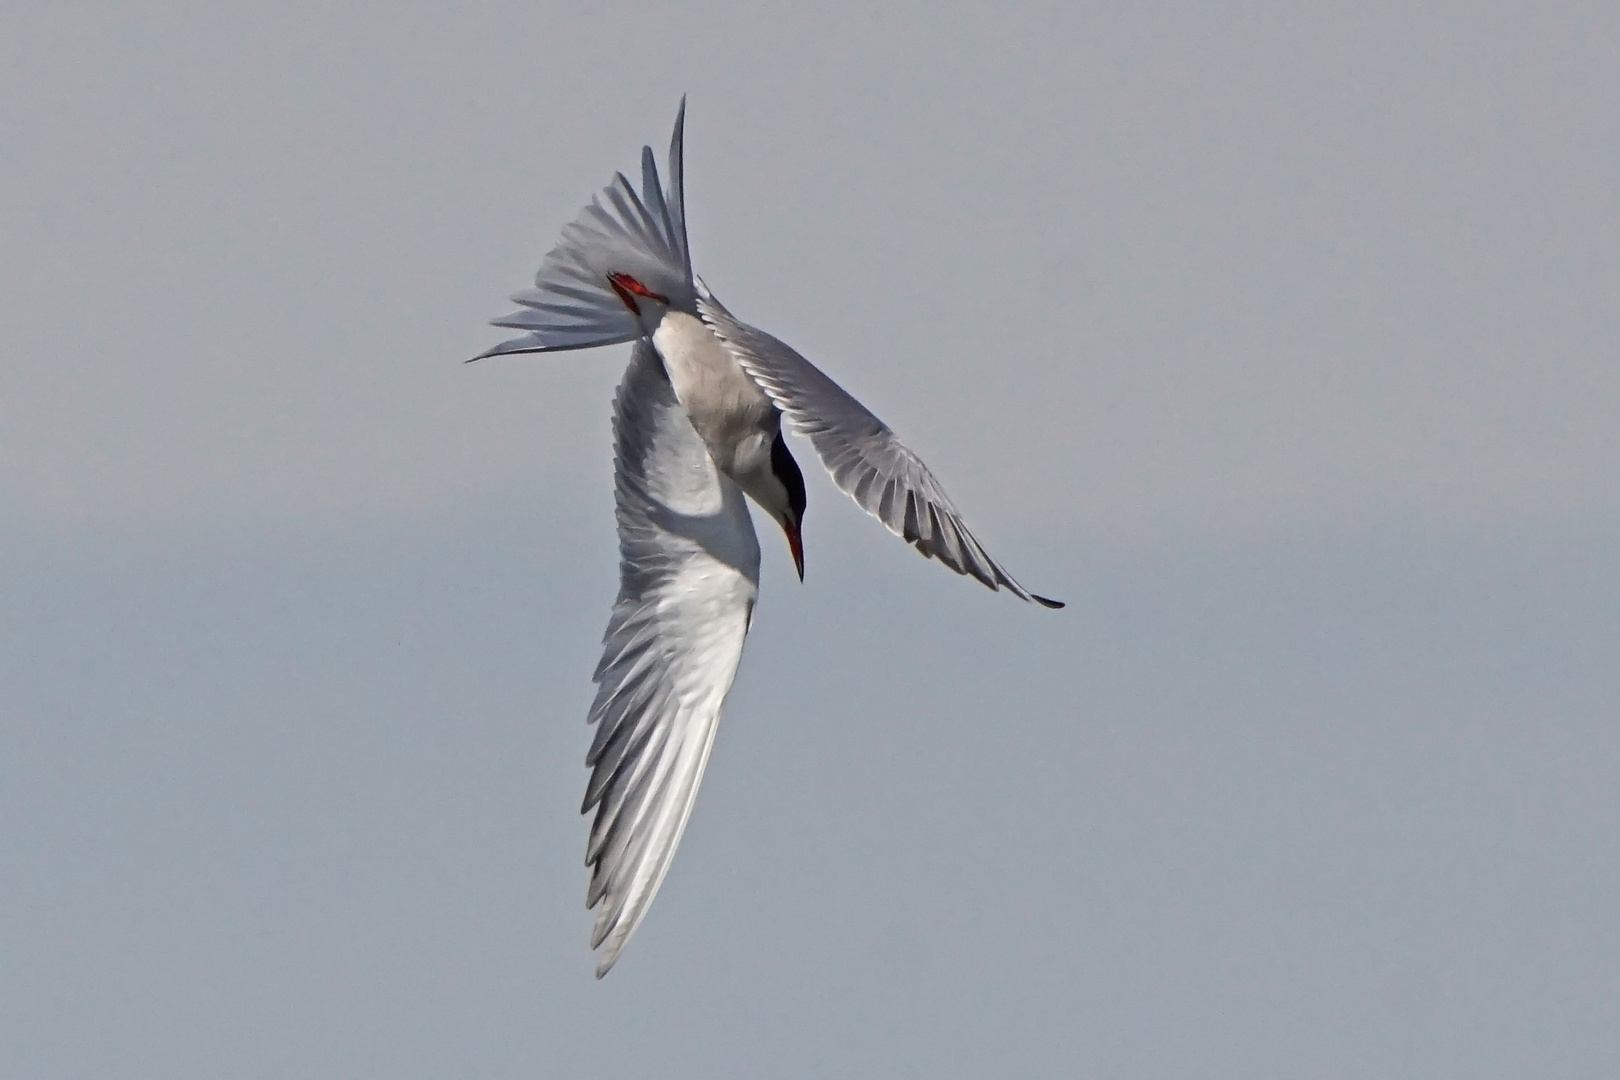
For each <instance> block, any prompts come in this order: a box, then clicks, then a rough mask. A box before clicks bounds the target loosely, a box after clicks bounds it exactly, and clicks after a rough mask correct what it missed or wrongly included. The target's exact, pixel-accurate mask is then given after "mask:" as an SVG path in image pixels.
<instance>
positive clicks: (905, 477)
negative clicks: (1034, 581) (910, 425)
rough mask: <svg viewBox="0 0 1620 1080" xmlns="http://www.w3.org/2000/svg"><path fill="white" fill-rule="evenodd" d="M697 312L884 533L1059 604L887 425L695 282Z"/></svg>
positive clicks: (1026, 595)
mask: <svg viewBox="0 0 1620 1080" xmlns="http://www.w3.org/2000/svg"><path fill="white" fill-rule="evenodd" d="M698 314H699V315H701V316H702V317H703V321H704V323H706V324H707V325H708V327H709V329H711V330H713V331H714V333H715V336H716V337H718V338H719V339H720V340H721V341H722V342H723V343H724V344H725V346H726V350H727V351H728V352H729V353H730V354H731V355H732V357H733V358H735V359H736V361H737V363H739V364H741V365H742V367H743V370H745V371H747V372H748V374H749V375H750V376H752V377H753V379H754V381H755V382H757V383H758V384H759V385H760V387H761V388H762V389H764V391H765V393H766V394H768V395H769V396H770V398H771V400H772V401H773V402H774V403H775V404H776V407H777V408H778V409H781V410H782V413H783V415H785V416H786V417H787V418H788V421H789V422H790V423H791V424H792V425H793V429H794V430H795V431H797V432H798V433H799V434H801V435H804V436H807V437H808V438H809V439H810V442H811V443H812V445H814V446H815V448H816V453H817V454H819V455H820V456H821V463H822V464H823V465H825V466H826V467H827V471H828V472H830V473H832V478H833V482H834V483H836V484H837V485H838V486H839V488H840V489H842V490H843V491H844V492H845V493H846V494H848V495H849V496H851V497H852V498H853V499H854V500H855V501H856V502H857V503H859V504H860V506H861V508H862V509H864V510H866V511H867V512H868V513H869V514H871V515H873V516H874V517H876V518H877V519H878V520H879V521H881V522H883V524H884V525H886V526H888V528H889V531H890V532H892V533H894V534H895V535H896V536H898V537H900V538H902V539H903V540H905V541H906V542H907V543H910V544H914V545H915V546H916V548H917V550H918V551H920V552H922V553H923V554H924V555H926V556H928V557H930V558H934V559H938V560H939V561H940V562H942V563H944V564H945V565H946V566H948V567H950V568H951V569H952V570H955V571H956V572H957V573H958V574H967V575H969V576H970V577H974V578H977V579H978V580H980V581H982V582H984V584H986V585H988V586H989V587H990V588H992V589H1006V590H1007V591H1008V592H1010V593H1012V594H1013V595H1014V596H1019V597H1022V598H1023V599H1025V600H1033V601H1035V602H1036V603H1037V604H1042V605H1044V606H1046V607H1050V608H1059V607H1062V606H1063V604H1062V603H1061V602H1060V601H1057V600H1048V599H1047V598H1046V597H1044V596H1037V595H1035V594H1034V593H1032V592H1030V591H1029V590H1028V589H1025V588H1024V587H1023V586H1022V585H1020V584H1018V582H1017V581H1015V580H1014V579H1013V576H1012V575H1011V574H1009V573H1007V571H1006V570H1004V569H1002V567H1001V564H999V563H997V562H996V561H995V560H994V559H992V558H991V557H990V555H989V553H988V552H986V551H985V550H984V546H983V545H982V544H980V543H979V541H978V540H976V539H974V537H973V534H972V533H971V532H969V531H968V528H967V526H966V525H965V524H963V522H962V518H961V515H959V514H958V513H957V512H956V507H954V506H952V505H951V500H950V499H949V498H948V497H947V496H946V494H945V490H944V489H943V488H942V487H940V486H939V481H938V480H935V479H934V474H933V473H931V472H929V471H928V466H926V465H924V464H923V463H922V459H921V458H919V457H917V455H916V454H913V453H912V452H911V451H910V450H907V449H906V448H905V446H904V445H903V444H902V443H901V442H900V440H899V439H897V438H896V437H895V434H894V432H893V431H891V430H889V426H888V425H887V424H885V423H884V422H883V421H881V420H879V419H878V418H877V417H876V416H873V415H872V413H871V412H870V411H869V410H868V409H867V408H866V406H864V405H862V404H861V403H860V402H859V401H856V400H855V399H854V398H853V397H851V396H850V395H849V393H847V392H846V391H845V390H844V388H843V387H841V386H839V385H838V384H837V383H835V382H833V381H832V379H830V378H828V377H827V375H826V374H825V373H824V372H822V371H821V369H820V368H818V367H816V366H815V365H814V364H812V363H811V362H810V361H808V360H806V359H805V358H804V357H802V356H800V355H799V354H798V353H797V352H794V351H793V349H792V348H790V347H789V346H788V345H786V344H784V343H783V342H781V341H779V340H777V339H776V338H774V337H772V336H771V335H769V334H767V333H765V332H764V331H762V330H756V329H755V328H754V327H752V326H748V325H747V324H745V323H742V322H739V321H737V319H736V318H735V317H733V316H732V314H731V312H729V311H727V310H726V309H725V306H724V305H722V304H721V303H720V301H718V300H716V299H715V298H714V297H713V296H712V295H711V294H710V293H709V291H708V290H707V289H706V288H704V287H703V284H702V282H699V283H698Z"/></svg>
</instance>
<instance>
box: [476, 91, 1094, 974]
mask: <svg viewBox="0 0 1620 1080" xmlns="http://www.w3.org/2000/svg"><path fill="white" fill-rule="evenodd" d="M685 118H686V102H685V100H684V99H682V101H681V107H680V111H679V113H678V114H677V116H676V118H675V131H674V134H673V136H672V137H671V139H670V146H669V159H668V179H669V186H668V188H667V189H665V188H663V187H662V186H661V185H660V182H659V176H658V166H657V162H656V161H655V159H654V155H653V151H652V148H651V147H643V148H642V151H641V188H640V191H637V189H636V187H635V185H634V184H632V183H631V182H630V181H629V180H628V179H627V178H626V177H625V176H624V174H623V173H620V174H618V175H617V176H615V178H614V180H613V182H612V183H610V184H609V185H608V186H607V187H606V188H605V189H604V190H603V191H602V193H601V194H600V195H599V196H597V197H596V198H594V199H593V200H592V201H591V204H590V205H589V206H587V207H585V209H584V210H583V211H581V212H580V214H579V216H578V217H577V218H575V220H574V221H573V222H572V223H571V224H569V225H568V226H566V227H565V228H564V229H563V231H562V237H561V239H560V241H559V242H558V244H557V246H556V247H555V248H553V249H552V251H551V253H550V254H548V255H547V256H546V258H545V260H544V261H543V262H542V264H541V266H540V270H539V272H538V273H537V274H536V276H535V285H534V288H532V289H527V290H525V291H523V292H521V293H518V294H517V295H515V296H513V297H512V300H513V302H515V303H517V304H518V305H519V306H520V310H518V311H516V312H514V313H513V314H511V315H507V316H505V317H503V318H499V319H495V320H492V321H493V323H494V325H496V326H502V327H510V328H513V329H517V330H521V331H523V333H522V335H521V336H519V337H515V338H512V339H511V340H509V341H505V342H502V343H501V344H499V345H496V346H495V347H494V348H492V349H489V350H488V351H486V352H484V353H482V354H480V355H479V356H476V357H474V358H473V359H475V360H481V359H483V358H484V357H489V356H503V355H508V354H513V353H541V352H560V351H563V350H567V349H587V348H594V347H596V346H600V345H613V344H618V343H621V342H635V346H634V348H633V349H632V350H631V356H630V365H629V368H628V369H627V370H626V372H625V375H624V379H623V382H622V383H621V384H620V386H619V391H618V395H617V398H616V400H615V404H614V418H613V430H614V443H615V447H614V450H615V457H614V485H615V489H616V493H615V504H616V516H617V522H618V536H619V551H620V563H619V595H618V600H617V601H616V602H615V603H614V606H613V614H612V616H611V618H610V619H609V621H608V628H607V633H606V634H605V635H604V637H603V652H602V659H601V662H600V663H599V664H598V665H597V668H596V672H595V675H594V676H593V681H594V682H595V683H596V686H597V692H596V698H595V700H594V702H593V703H592V705H591V710H590V717H589V719H590V722H591V723H592V724H594V725H595V728H596V730H595V734H594V736H593V738H592V741H591V748H590V751H589V752H588V754H587V755H586V759H585V763H586V765H587V767H588V768H590V770H591V776H590V780H589V782H588V783H587V784H586V788H585V800H584V804H583V805H582V806H581V808H580V812H581V813H587V814H588V813H590V812H591V811H592V810H595V812H596V816H595V818H594V820H593V822H592V825H591V831H590V839H589V840H588V842H587V845H586V850H585V863H586V865H587V866H588V867H589V868H590V870H591V878H590V886H589V889H588V891H587V895H586V906H587V907H589V908H596V909H597V915H596V922H595V927H594V929H593V931H592V934H591V947H592V948H593V949H596V948H598V947H600V948H601V949H602V952H601V954H600V959H599V961H598V964H597V968H596V976H597V978H601V977H602V976H603V975H606V974H607V972H608V971H609V970H610V969H611V968H612V967H613V965H614V962H615V961H616V960H617V959H618V957H619V954H620V952H621V951H622V950H623V949H624V946H625V944H626V943H627V942H628V941H629V940H630V936H631V935H632V934H634V933H635V931H636V928H637V927H638V926H639V925H640V924H641V920H642V919H643V917H644V916H645V915H646V913H647V908H648V906H649V905H650V904H651V903H652V900H653V897H654V896H655V895H656V894H657V892H658V887H659V885H660V884H662V882H663V880H664V875H665V874H666V873H667V872H668V870H669V866H670V861H671V859H672V858H673V857H674V854H675V848H676V846H677V845H678V844H679V843H680V839H681V833H682V831H683V830H684V829H685V827H686V822H687V818H688V817H689V816H690V815H691V812H692V804H693V801H694V799H695V797H696V795H697V789H698V784H699V782H700V781H701V780H702V778H703V770H704V766H705V765H706V764H707V763H708V759H709V751H710V749H711V748H712V747H713V745H714V735H715V730H716V728H717V727H718V725H719V720H720V708H721V705H722V704H723V703H724V701H725V698H726V694H727V692H728V691H729V690H730V689H731V683H732V680H733V679H734V678H735V677H736V674H737V664H738V662H739V661H740V660H741V658H742V649H743V639H744V637H746V635H747V633H748V628H749V624H750V621H751V619H752V615H753V608H754V601H755V599H756V597H757V596H758V595H759V560H760V549H759V541H758V539H757V537H756V536H755V534H754V526H753V522H752V520H751V519H750V517H749V513H748V507H747V500H746V499H745V498H744V496H746V497H747V498H748V499H752V500H753V501H754V502H755V504H757V505H758V506H759V507H760V509H762V510H763V511H764V512H765V513H767V514H769V515H770V516H771V518H772V519H773V520H775V521H776V523H777V525H779V526H780V527H781V529H782V532H783V534H784V535H785V537H786V538H787V545H788V550H789V552H790V553H791V554H792V557H793V564H794V568H795V569H796V570H797V572H798V575H799V578H800V580H803V578H804V541H803V535H802V532H801V529H802V526H803V522H804V512H805V488H804V477H803V475H802V474H801V473H800V471H799V466H798V463H797V462H796V461H795V460H794V457H793V455H792V453H791V452H789V450H788V447H787V443H786V442H785V441H784V440H783V438H782V426H783V425H782V420H783V417H786V419H787V421H788V425H789V426H790V427H791V429H792V430H793V431H795V432H797V433H798V434H800V435H803V436H806V437H808V438H809V440H810V444H811V446H813V447H814V448H815V451H816V454H817V455H818V456H819V457H820V458H821V461H822V464H823V465H825V466H826V468H827V471H828V472H829V473H831V474H832V478H833V481H834V482H835V483H836V484H837V485H838V487H839V488H841V489H842V490H843V491H845V492H846V493H848V494H849V495H850V496H851V497H852V498H854V500H855V501H856V502H857V503H858V504H860V506H861V507H862V508H863V509H865V510H867V511H868V512H869V513H871V514H872V515H873V516H875V517H876V518H877V519H878V520H880V521H881V522H883V524H884V525H886V526H887V527H888V528H889V531H891V532H893V533H894V534H895V535H896V536H899V537H901V538H902V539H904V540H905V541H906V542H907V543H910V544H912V545H913V546H914V547H916V549H917V550H918V551H920V552H921V553H922V554H923V555H925V556H928V557H929V558H933V559H937V560H939V561H940V562H942V563H944V564H945V565H946V566H948V567H950V568H951V569H952V570H954V571H956V572H957V573H959V574H965V575H968V576H970V577H974V578H977V579H978V580H979V581H981V582H983V583H984V584H985V585H987V586H989V587H990V588H991V589H997V590H999V589H1006V590H1007V591H1008V592H1010V593H1012V594H1013V595H1014V596H1017V597H1020V598H1022V599H1024V600H1029V601H1033V602H1035V603H1037V604H1041V605H1044V606H1046V607H1050V608H1057V607H1062V606H1063V605H1062V604H1061V603H1059V602H1058V601H1056V600H1050V599H1047V598H1046V597H1043V596H1037V595H1036V594H1034V593H1032V592H1030V591H1028V590H1027V589H1025V588H1024V587H1023V586H1022V585H1020V584H1019V583H1018V582H1017V581H1016V580H1014V578H1013V577H1012V575H1011V574H1009V573H1007V571H1006V570H1005V569H1003V568H1002V566H1001V564H999V563H998V562H996V561H995V560H994V559H993V558H991V557H990V555H989V553H988V552H986V551H985V549H984V546H983V545H982V544H980V543H979V541H978V540H976V539H975V538H974V536H973V534H972V533H971V532H969V531H968V528H967V526H966V525H965V524H964V523H963V521H962V518H961V516H960V515H959V514H958V513H957V511H956V508H955V507H954V506H952V505H951V501H950V499H949V498H947V497H946V495H945V491H944V489H943V488H942V487H940V485H939V482H938V481H937V480H935V479H934V475H933V474H932V473H931V472H929V471H928V468H927V466H925V465H924V464H923V463H922V461H921V460H920V459H919V458H918V457H917V455H915V454H913V453H912V452H911V451H910V450H908V449H906V447H905V446H904V445H903V444H902V443H901V442H900V441H899V439H897V438H896V437H895V434H894V432H893V431H891V430H890V429H889V427H888V425H886V424H884V423H883V421H881V420H879V419H878V418H877V417H876V416H874V415H873V414H872V413H871V412H870V411H868V410H867V409H866V407H865V406H863V405H862V404H861V403H860V402H859V401H856V400H855V399H854V398H853V397H851V396H850V395H849V394H848V393H846V392H845V391H844V390H843V388H841V387H840V386H839V385H838V384H837V383H835V382H834V381H833V380H832V379H830V378H828V377H827V375H826V374H824V373H823V372H822V371H821V370H820V369H819V368H817V367H816V366H815V365H813V364H811V363H810V361H808V360H806V359H805V358H804V357H802V356H800V355H799V354H798V353H797V352H795V351H794V350H793V349H791V348H790V347H788V346H787V345H785V344H783V343H782V342H781V341H779V340H777V339H776V338H774V337H772V336H771V335H769V334H767V333H765V332H763V331H761V330H756V329H755V328H753V327H752V326H749V325H747V324H746V323H743V322H740V321H738V320H737V319H736V318H735V317H734V316H733V315H732V314H731V312H729V311H728V310H726V308H725V306H724V305H723V304H721V303H720V301H719V300H718V299H716V298H715V296H714V295H713V294H712V293H711V292H710V291H709V290H708V288H707V287H706V286H705V285H704V283H703V281H702V280H701V279H700V278H698V277H696V276H695V275H694V274H693V272H692V259H691V253H690V250H689V248H688V245H687V235H686V199H685V191H684V187H683V131H684V128H685Z"/></svg>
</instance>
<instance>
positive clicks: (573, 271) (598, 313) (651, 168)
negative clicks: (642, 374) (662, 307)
mask: <svg viewBox="0 0 1620 1080" xmlns="http://www.w3.org/2000/svg"><path fill="white" fill-rule="evenodd" d="M685 126H686V99H685V98H684V97H683V98H682V99H681V108H680V112H679V113H678V114H677V115H676V117H675V133H674V135H673V136H671V138H670V141H669V190H668V191H667V192H666V191H664V190H663V188H661V187H660V186H659V182H658V165H657V163H656V162H655V161H654V159H653V152H652V147H650V146H644V147H642V148H641V192H640V193H639V194H638V193H637V192H636V189H635V186H634V185H632V184H631V183H630V181H629V180H627V179H626V178H625V175H624V174H623V173H619V174H617V175H616V176H615V177H614V178H613V182H612V183H611V184H609V185H608V186H607V187H606V188H604V189H603V190H602V193H601V194H600V195H598V196H597V197H596V198H594V199H592V200H591V204H590V205H589V206H587V207H586V208H585V209H584V210H582V211H580V214H579V216H578V217H577V218H575V219H574V220H573V222H571V223H570V224H569V225H567V226H566V227H565V228H564V229H563V231H562V238H561V239H560V240H559V241H558V243H557V246H556V247H554V248H552V249H551V253H550V254H549V255H547V256H546V258H545V261H544V262H542V263H541V264H540V271H539V273H537V274H536V275H535V277H534V288H532V289H525V290H524V291H523V292H520V293H518V294H517V295H515V296H513V297H512V301H513V302H514V303H516V304H520V305H522V306H521V308H520V309H519V310H517V311H514V312H513V313H512V314H510V315H506V316H503V317H502V318H499V319H492V320H490V322H491V323H492V324H493V325H495V326H507V327H511V328H513V329H515V330H522V331H525V332H524V333H523V334H522V335H521V336H519V337H515V338H513V339H511V340H510V341H503V342H501V343H500V344H499V345H497V346H495V347H494V348H493V349H489V350H487V351H485V352H482V353H479V354H478V355H477V356H475V357H473V359H474V360H482V359H483V358H484V357H486V356H501V355H504V354H506V353H528V352H555V351H558V350H561V349H589V348H591V347H593V346H596V345H614V344H617V343H619V342H621V341H634V340H635V339H636V338H638V337H640V336H642V334H643V333H644V332H645V331H643V329H642V327H641V324H640V321H639V320H638V319H637V318H636V315H635V314H634V313H633V312H632V311H631V304H630V302H629V301H627V300H625V299H624V297H623V294H622V292H621V291H620V290H619V287H617V286H615V284H614V282H613V280H612V279H613V278H614V277H615V276H618V275H628V276H629V277H631V278H633V279H635V281H636V282H638V283H639V284H641V285H642V286H644V287H645V288H646V289H647V290H649V291H650V292H651V293H656V294H658V295H659V296H660V297H661V298H667V299H668V301H669V303H670V305H671V306H672V307H675V308H678V309H681V310H686V311H694V310H696V306H695V305H696V303H697V294H696V290H695V289H694V287H693V283H692V256H691V253H690V252H689V251H688V249H687V246H686V195H685V190H684V187H683V183H682V178H681V174H682V147H681V142H682V135H683V131H684V128H685Z"/></svg>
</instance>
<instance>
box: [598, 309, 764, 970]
mask: <svg viewBox="0 0 1620 1080" xmlns="http://www.w3.org/2000/svg"><path fill="white" fill-rule="evenodd" d="M613 428H614V439H615V443H616V449H617V461H616V465H615V469H614V473H615V483H616V488H617V496H616V501H617V518H618V526H619V550H620V556H621V561H620V564H619V598H618V601H617V602H616V603H615V604H614V606H613V616H612V618H611V619H610V620H609V622H608V628H607V633H606V635H605V636H604V638H603V646H604V648H603V652H602V662H601V663H600V664H599V665H597V669H596V674H595V676H594V681H595V682H596V684H597V692H596V700H595V702H594V703H593V704H592V705H591V714H590V720H591V723H593V724H595V725H596V733H595V737H594V738H593V739H592V742H591V749H590V753H589V754H588V755H587V757H586V761H585V763H586V764H587V765H588V766H590V768H591V778H590V782H589V784H588V785H587V787H586V791H585V802H584V805H583V806H582V807H581V812H582V813H589V812H590V811H591V809H592V808H595V810H596V818H595V820H594V822H593V823H592V825H591V835H590V841H589V844H588V846H587V848H586V853H585V863H586V865H587V866H589V867H591V883H590V890H589V893H588V895H587V898H586V899H587V906H588V907H597V905H600V909H599V910H598V911H597V915H596V926H595V929H594V930H593V932H592V935H591V947H592V948H593V949H594V948H596V947H598V946H603V945H605V947H604V948H603V950H602V954H601V959H600V961H599V963H598V965H597V969H596V975H597V978H601V977H602V976H603V975H605V974H607V972H608V969H610V968H611V967H612V966H613V963H614V961H615V960H617V959H618V956H619V952H620V950H622V949H623V948H624V946H625V943H626V942H628V941H629V940H630V935H632V934H634V933H635V931H636V927H637V926H638V925H639V924H640V923H641V920H642V917H643V916H644V915H645V914H646V913H647V908H648V905H650V904H651V903H652V899H653V896H654V895H656V894H657V892H658V886H659V885H660V884H662V883H663V880H664V874H665V873H666V872H668V870H669V864H670V860H671V859H672V858H673V857H674V855H675V847H676V845H677V844H679V843H680V839H681V832H682V830H683V829H685V827H686V820H687V818H688V816H689V815H690V814H691V812H692V803H693V800H694V799H695V798H696V796H697V789H698V784H699V782H700V781H701V780H702V779H703V769H704V766H705V765H706V764H707V763H708V760H709V749H710V747H712V746H713V745H714V733H715V729H716V728H717V726H718V724H719V721H720V706H721V703H722V702H724V700H725V697H726V693H727V691H729V690H730V689H731V682H732V679H733V678H734V677H735V676H736V674H737V663H738V661H739V660H740V659H741V658H742V649H743V638H744V637H745V636H746V635H747V633H748V622H749V618H750V616H751V614H752V612H753V607H754V598H755V597H756V596H757V595H758V592H759V541H758V539H757V538H756V537H755V535H754V526H753V522H752V521H751V520H750V519H749V516H748V508H747V506H746V505H745V504H744V501H743V494H742V490H741V489H740V488H738V487H737V485H736V484H735V483H733V482H732V481H731V480H730V479H729V478H727V477H726V476H725V475H723V474H722V473H720V472H719V471H718V470H716V469H715V467H714V463H713V461H711V460H710V458H709V452H708V450H707V448H706V447H705V446H704V444H703V440H702V439H700V438H699V437H698V434H697V432H696V431H694V430H693V429H692V424H691V421H689V420H688V419H687V417H686V412H685V410H684V409H682V408H681V406H680V403H679V402H678V401H676V399H675V394H674V391H673V390H672V389H671V388H670V385H669V379H668V377H667V376H666V375H665V373H664V367H663V363H662V362H661V361H660V360H659V358H658V354H657V353H656V352H655V351H654V350H653V347H652V344H651V343H650V342H648V341H647V340H646V339H642V340H641V341H638V342H637V343H636V347H635V351H634V353H633V354H632V355H631V359H630V367H629V369H628V370H627V371H626V372H625V376H624V382H623V383H622V384H621V385H620V387H619V394H618V399H617V401H616V403H615V408H614V420H613Z"/></svg>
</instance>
